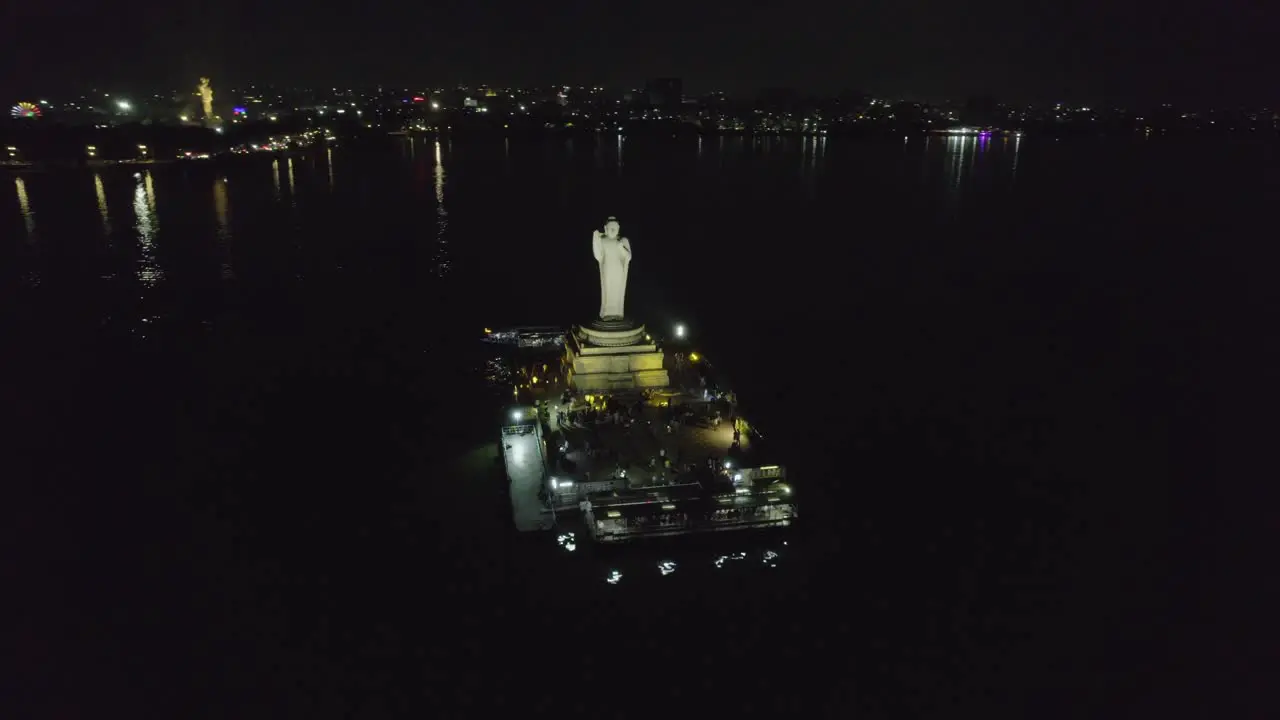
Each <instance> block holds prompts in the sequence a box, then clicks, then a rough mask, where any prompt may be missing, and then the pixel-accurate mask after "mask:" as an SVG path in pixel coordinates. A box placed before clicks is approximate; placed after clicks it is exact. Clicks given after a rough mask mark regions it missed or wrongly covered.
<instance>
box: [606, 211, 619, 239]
mask: <svg viewBox="0 0 1280 720" xmlns="http://www.w3.org/2000/svg"><path fill="white" fill-rule="evenodd" d="M621 228H622V226H621V225H619V224H618V218H616V217H613V216H612V215H610V216H609V219H608V220H605V221H604V236H605V237H607V238H609V239H610V240H616V239H618V231H619V230H620V229H621Z"/></svg>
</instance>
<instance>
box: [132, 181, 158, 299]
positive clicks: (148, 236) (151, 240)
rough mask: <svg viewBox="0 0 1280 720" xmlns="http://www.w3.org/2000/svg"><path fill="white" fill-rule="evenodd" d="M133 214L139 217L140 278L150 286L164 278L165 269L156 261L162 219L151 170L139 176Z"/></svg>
mask: <svg viewBox="0 0 1280 720" xmlns="http://www.w3.org/2000/svg"><path fill="white" fill-rule="evenodd" d="M133 214H134V217H135V218H137V224H136V225H135V226H134V228H135V229H136V230H137V231H138V251H139V258H138V280H139V281H141V282H142V284H143V285H146V286H148V287H150V286H153V285H155V284H156V283H157V282H159V281H160V280H162V279H163V278H164V270H162V269H161V267H160V265H159V263H158V262H156V238H157V236H158V235H159V234H160V221H159V216H158V215H157V213H156V193H155V186H154V185H153V184H152V178H151V171H150V170H147V171H146V173H145V174H144V175H143V176H142V177H141V178H138V182H137V184H136V185H135V186H134V190H133Z"/></svg>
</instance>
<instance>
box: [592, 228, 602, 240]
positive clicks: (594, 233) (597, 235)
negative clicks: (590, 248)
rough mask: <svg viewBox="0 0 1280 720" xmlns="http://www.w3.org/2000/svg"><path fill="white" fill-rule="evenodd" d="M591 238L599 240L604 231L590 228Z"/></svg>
mask: <svg viewBox="0 0 1280 720" xmlns="http://www.w3.org/2000/svg"><path fill="white" fill-rule="evenodd" d="M591 239H592V240H595V241H596V242H599V241H601V240H603V239H604V233H602V232H600V231H599V230H592V231H591Z"/></svg>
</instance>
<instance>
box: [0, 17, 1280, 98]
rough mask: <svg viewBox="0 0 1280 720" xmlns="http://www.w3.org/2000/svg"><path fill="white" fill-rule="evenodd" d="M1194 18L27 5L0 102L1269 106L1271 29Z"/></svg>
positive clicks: (16, 23)
mask: <svg viewBox="0 0 1280 720" xmlns="http://www.w3.org/2000/svg"><path fill="white" fill-rule="evenodd" d="M1199 5H1201V7H1190V6H1188V7H1181V8H1162V10H1161V12H1160V14H1159V16H1158V18H1155V17H1154V16H1151V15H1149V14H1147V13H1146V12H1145V11H1143V10H1140V9H1136V8H1135V9H1130V8H1127V7H1126V8H1121V7H1115V6H1113V5H1109V4H1106V3H1099V2H1096V1H1086V2H1083V3H1073V4H1071V5H1069V6H1068V5H1065V4H1064V5H1060V6H1058V7H1048V8H1046V7H1041V8H1040V9H1039V10H1037V11H1036V12H1035V13H1028V12H1027V11H1026V10H1024V9H1019V8H1018V7H1012V6H1011V7H1008V8H1005V7H1002V6H992V5H989V4H987V5H984V6H983V8H982V10H981V11H980V12H979V11H973V10H969V9H967V8H962V7H958V6H956V5H954V4H951V3H943V2H939V1H938V0H929V1H928V2H921V3H916V4H913V5H911V6H902V5H898V6H894V7H893V8H869V7H868V8H860V7H848V8H843V9H839V10H827V11H825V12H805V13H796V12H790V13H788V12H785V11H783V10H782V9H780V8H771V7H769V6H766V5H751V6H745V7H744V6H732V7H730V6H723V5H719V4H710V5H699V6H689V5H682V6H679V7H675V6H672V7H665V6H663V5H662V4H661V3H659V4H656V5H655V4H649V5H646V6H645V7H644V9H643V10H640V9H633V8H613V7H611V8H609V9H608V10H605V9H604V8H603V7H600V8H595V7H589V8H586V9H585V10H584V9H578V8H574V9H569V8H565V7H550V8H547V7H544V6H538V8H537V9H536V10H535V9H533V8H532V7H529V6H521V5H516V4H509V3H488V4H486V5H484V6H479V5H466V6H459V7H443V8H437V9H436V10H435V11H434V12H429V11H427V10H426V9H418V8H409V9H402V8H398V7H397V8H394V9H392V8H390V7H383V6H380V5H378V4H377V3H371V4H367V5H364V6H362V8H361V12H360V13H358V14H354V15H352V14H343V15H342V16H341V17H335V18H334V19H329V18H327V17H320V16H317V15H315V14H314V13H309V12H306V9H305V8H304V7H300V6H297V5H295V4H293V3H290V2H286V3H283V4H281V5H277V6H273V7H270V8H265V7H254V8H252V9H250V8H249V7H247V6H246V7H235V6H231V5H222V6H219V7H218V8H217V9H216V10H210V11H208V12H205V11H204V10H203V9H202V8H199V7H193V6H183V5H174V4H163V3H158V2H152V1H151V0H144V1H143V2H140V3H138V4H135V5H132V6H130V7H129V8H128V9H124V10H120V11H117V10H116V9H115V8H113V9H112V10H111V11H110V12H108V11H107V10H105V9H93V10H90V11H89V12H84V11H80V13H79V14H78V15H76V16H75V18H76V19H74V20H70V21H69V20H67V19H66V18H67V16H68V14H67V13H65V12H62V10H60V9H59V6H58V5H57V4H56V3H55V4H53V5H49V4H26V5H21V6H16V7H15V9H14V10H13V11H12V13H11V18H12V20H13V22H11V23H9V27H10V28H12V31H11V32H10V34H9V37H7V38H6V45H7V47H8V48H9V49H10V51H11V52H12V54H13V59H14V60H13V62H14V66H15V67H17V68H20V72H19V73H17V74H15V76H14V77H13V78H12V79H11V81H10V82H6V83H4V85H8V86H10V87H6V88H3V90H5V91H6V93H7V94H9V95H11V96H12V99H18V98H25V96H27V95H30V94H32V93H36V94H39V93H42V92H44V93H54V92H61V91H63V90H62V89H63V88H66V87H67V86H69V85H72V84H74V85H76V86H81V87H84V88H88V87H94V86H96V87H102V88H107V87H118V88H119V89H121V90H124V89H125V88H126V86H127V87H128V88H132V89H134V90H133V91H135V92H136V91H140V90H143V89H150V88H159V87H176V88H181V87H186V86H187V85H189V84H192V83H194V82H195V79H196V78H198V77H200V76H209V77H212V78H214V81H215V83H216V85H217V86H218V87H221V88H232V87H241V86H243V85H246V84H249V83H250V82H259V83H270V84H275V85H282V86H291V85H299V86H312V87H324V86H330V87H332V86H350V87H358V86H359V87H367V86H374V85H378V84H383V85H390V86H404V87H415V86H417V87H421V86H423V84H424V82H425V81H426V80H428V79H429V80H430V81H431V82H432V83H440V82H442V81H446V80H447V81H449V83H450V84H456V83H469V84H475V85H479V84H489V85H495V86H511V87H537V86H546V85H551V84H570V85H605V86H610V87H641V86H643V83H644V82H645V80H647V79H650V78H655V77H668V76H670V77H680V78H682V79H683V80H684V85H685V90H686V92H687V93H690V94H701V93H706V92H709V91H712V90H723V91H725V92H728V93H731V94H736V95H742V94H744V93H747V94H749V93H754V92H756V91H757V90H759V89H760V88H764V87H794V88H796V89H797V90H800V91H802V92H808V93H813V94H819V95H825V94H833V93H837V92H839V91H841V90H846V89H855V90H864V91H866V92H870V93H876V94H884V95H886V96H891V97H896V98H906V99H920V100H929V101H936V100H939V99H942V98H950V99H963V98H966V97H970V96H980V95H990V96H993V97H995V98H997V99H999V100H1000V101H1003V102H1010V103H1019V104H1022V103H1036V104H1051V103H1054V102H1066V103H1072V104H1082V103H1092V104H1099V105H1102V104H1107V105H1117V106H1134V105H1151V104H1160V103H1166V102H1167V103H1173V104H1179V105H1197V106H1212V105H1217V106H1239V105H1249V106H1274V105H1276V104H1277V101H1276V96H1275V91H1274V89H1273V85H1274V84H1273V83H1272V82H1271V81H1270V78H1271V77H1274V76H1275V75H1276V74H1277V72H1278V71H1280V60H1278V59H1277V57H1276V56H1275V55H1274V53H1269V52H1268V43H1267V42H1266V38H1265V37H1264V35H1263V32H1264V31H1263V28H1266V27H1271V26H1273V25H1274V23H1273V22H1268V20H1269V19H1271V18H1269V17H1268V16H1267V14H1266V13H1267V12H1268V11H1266V10H1263V9H1261V8H1258V9H1251V10H1249V11H1247V12H1244V11H1239V10H1238V11H1237V12H1235V13H1234V14H1233V15H1231V16H1228V11H1227V10H1225V9H1223V6H1220V5H1210V4H1208V3H1200V4H1199ZM1271 12H1274V11H1271ZM143 28H158V29H161V31H158V32H146V33H143V32H140V31H141V29H143ZM51 38H57V45H56V47H55V46H54V45H52V44H51V40H50V39H51Z"/></svg>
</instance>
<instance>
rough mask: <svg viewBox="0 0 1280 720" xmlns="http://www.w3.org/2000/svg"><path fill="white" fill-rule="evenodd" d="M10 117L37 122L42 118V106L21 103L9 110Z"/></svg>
mask: <svg viewBox="0 0 1280 720" xmlns="http://www.w3.org/2000/svg"><path fill="white" fill-rule="evenodd" d="M9 116H10V117H13V118H30V119H32V120H35V119H36V118H39V117H40V106H39V105H36V104H35V103H29V102H20V103H18V104H17V105H14V106H13V107H12V108H10V109H9Z"/></svg>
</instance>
